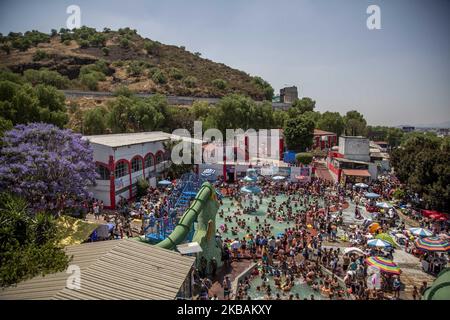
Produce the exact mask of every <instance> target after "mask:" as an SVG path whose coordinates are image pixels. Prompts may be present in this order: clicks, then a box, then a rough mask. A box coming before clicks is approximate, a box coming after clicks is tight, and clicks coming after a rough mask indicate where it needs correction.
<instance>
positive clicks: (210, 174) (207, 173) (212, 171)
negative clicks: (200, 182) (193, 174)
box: [202, 168, 216, 177]
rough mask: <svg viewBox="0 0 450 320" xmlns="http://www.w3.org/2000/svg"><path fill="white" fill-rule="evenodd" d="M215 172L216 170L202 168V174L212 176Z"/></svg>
mask: <svg viewBox="0 0 450 320" xmlns="http://www.w3.org/2000/svg"><path fill="white" fill-rule="evenodd" d="M215 173H216V170H214V169H210V168H208V169H205V170H203V172H202V176H204V177H209V176H212V175H213V174H215Z"/></svg>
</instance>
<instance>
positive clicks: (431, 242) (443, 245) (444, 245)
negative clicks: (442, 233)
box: [414, 237, 450, 252]
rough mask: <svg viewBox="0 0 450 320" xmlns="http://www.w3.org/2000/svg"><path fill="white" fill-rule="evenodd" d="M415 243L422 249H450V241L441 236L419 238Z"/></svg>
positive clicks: (442, 250) (443, 250)
mask: <svg viewBox="0 0 450 320" xmlns="http://www.w3.org/2000/svg"><path fill="white" fill-rule="evenodd" d="M414 244H415V245H416V247H417V248H418V249H420V250H424V251H432V252H448V251H450V243H449V242H448V241H447V240H444V239H441V238H439V237H426V238H419V239H417V240H416V241H415V242H414Z"/></svg>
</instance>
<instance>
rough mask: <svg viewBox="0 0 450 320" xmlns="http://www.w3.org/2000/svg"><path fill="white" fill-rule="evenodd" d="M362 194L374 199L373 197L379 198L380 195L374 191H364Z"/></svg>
mask: <svg viewBox="0 0 450 320" xmlns="http://www.w3.org/2000/svg"><path fill="white" fill-rule="evenodd" d="M364 196H365V197H366V198H368V199H375V198H379V197H380V195H379V194H378V193H374V192H366V193H365V194H364Z"/></svg>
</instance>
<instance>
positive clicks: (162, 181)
mask: <svg viewBox="0 0 450 320" xmlns="http://www.w3.org/2000/svg"><path fill="white" fill-rule="evenodd" d="M158 184H159V185H162V186H168V185H170V184H172V182H170V181H169V180H161V181H159V182H158Z"/></svg>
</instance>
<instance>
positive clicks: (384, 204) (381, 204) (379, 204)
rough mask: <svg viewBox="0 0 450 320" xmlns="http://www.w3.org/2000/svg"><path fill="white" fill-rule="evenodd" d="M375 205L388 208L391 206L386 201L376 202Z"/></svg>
mask: <svg viewBox="0 0 450 320" xmlns="http://www.w3.org/2000/svg"><path fill="white" fill-rule="evenodd" d="M377 207H378V208H382V209H390V208H392V205H390V204H389V203H386V202H377Z"/></svg>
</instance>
